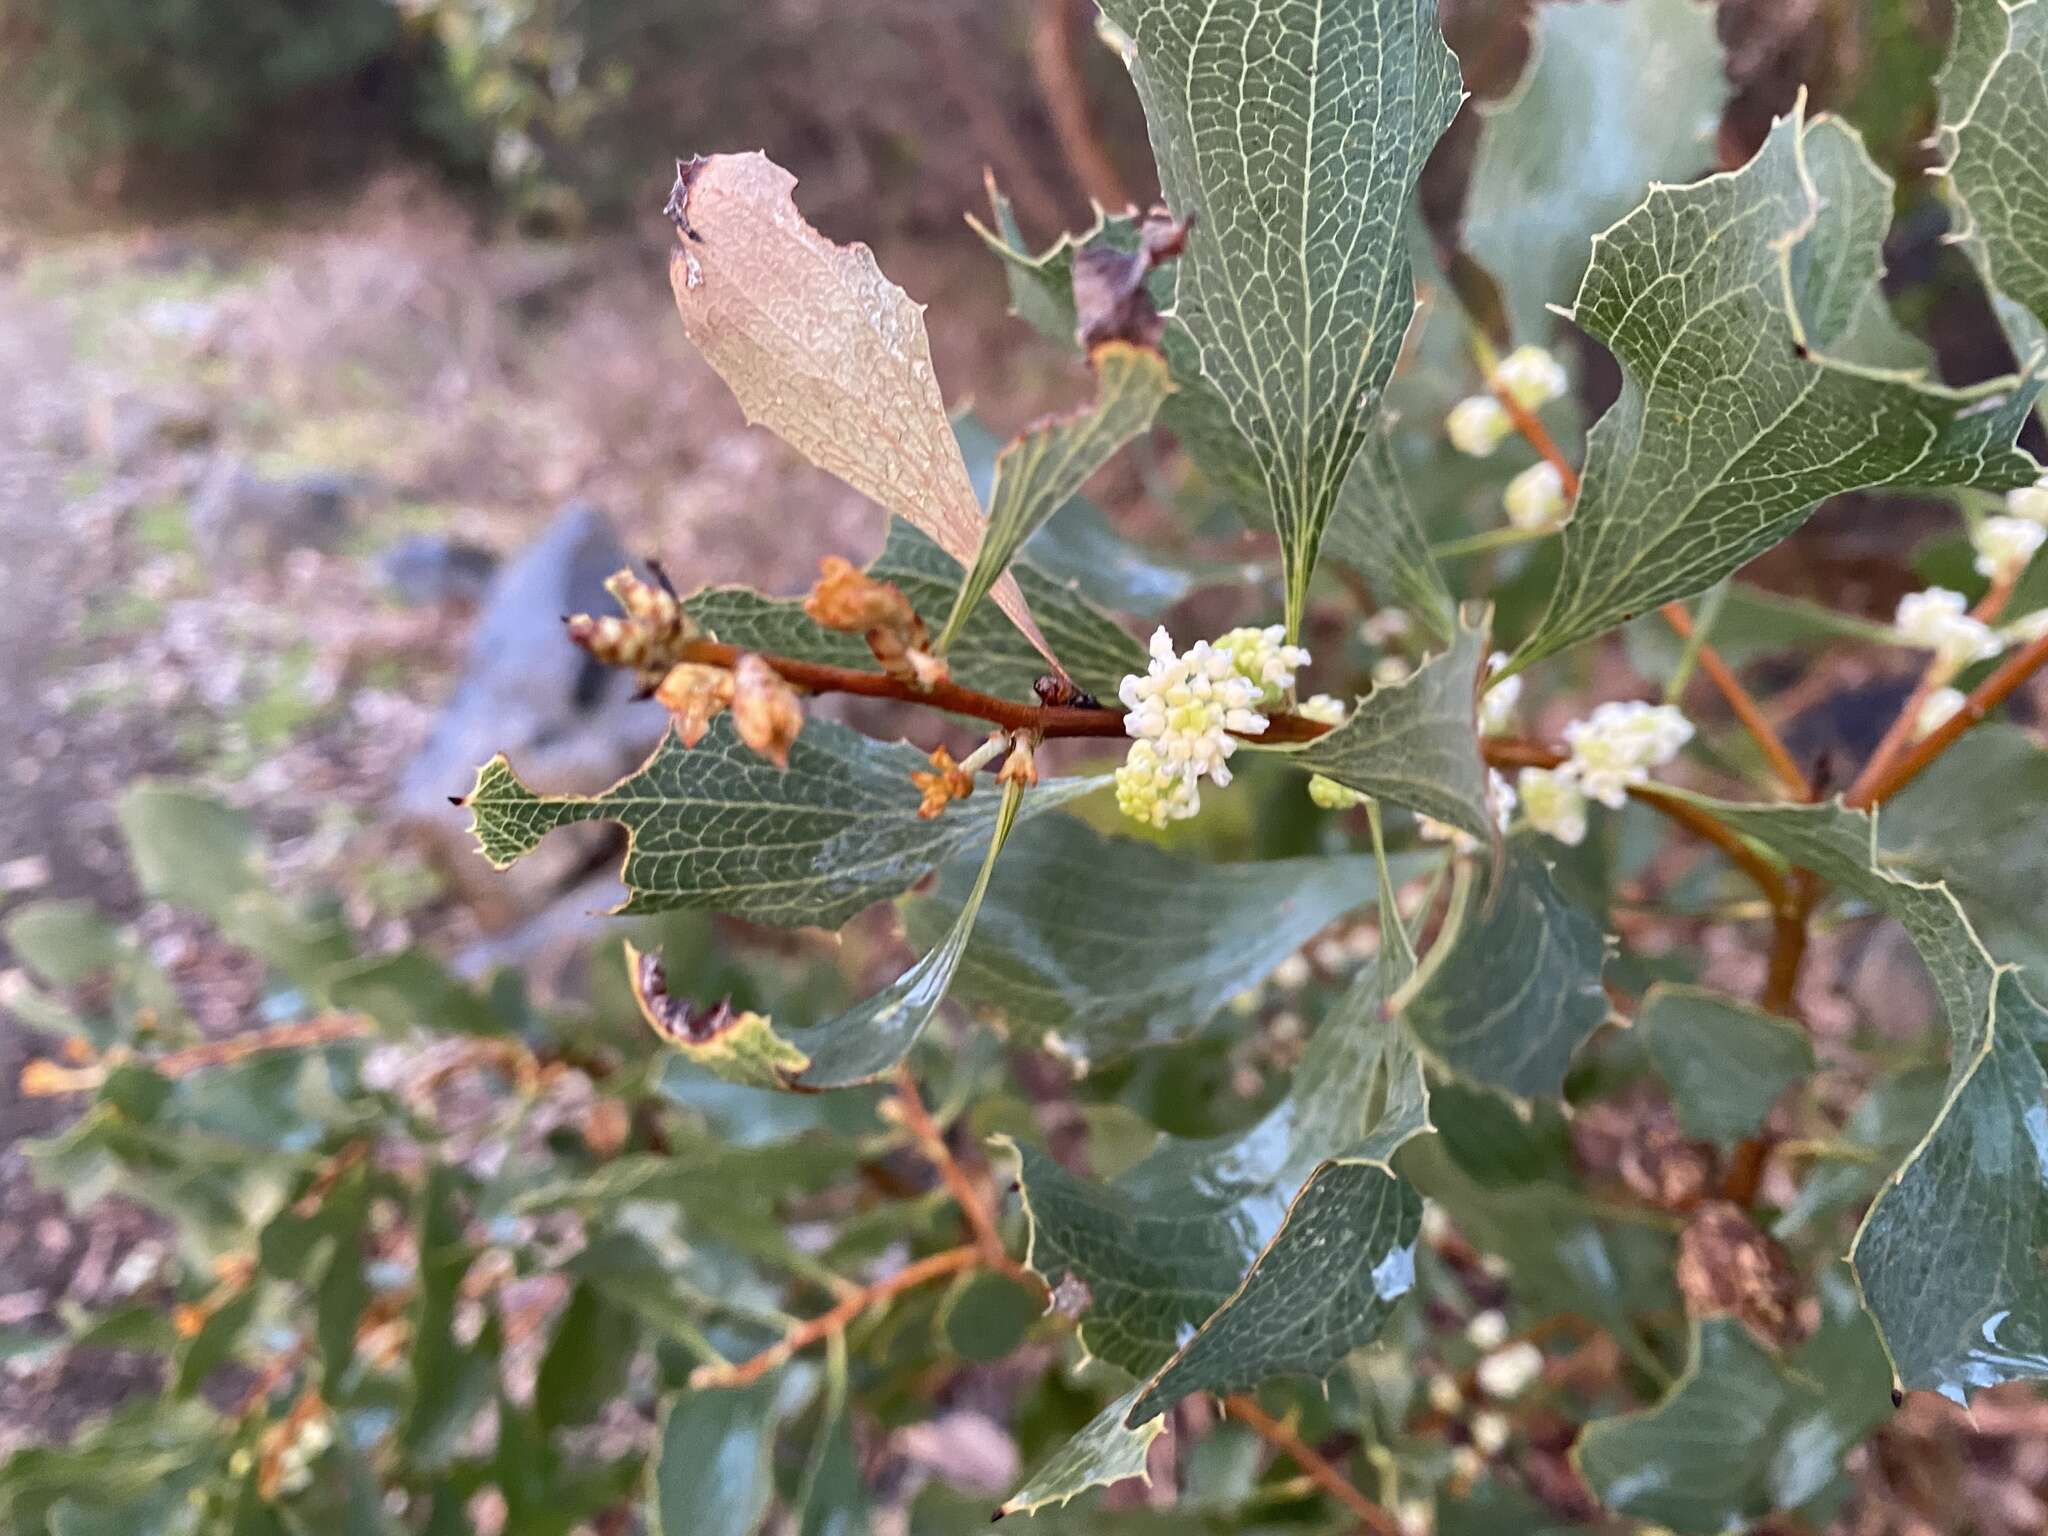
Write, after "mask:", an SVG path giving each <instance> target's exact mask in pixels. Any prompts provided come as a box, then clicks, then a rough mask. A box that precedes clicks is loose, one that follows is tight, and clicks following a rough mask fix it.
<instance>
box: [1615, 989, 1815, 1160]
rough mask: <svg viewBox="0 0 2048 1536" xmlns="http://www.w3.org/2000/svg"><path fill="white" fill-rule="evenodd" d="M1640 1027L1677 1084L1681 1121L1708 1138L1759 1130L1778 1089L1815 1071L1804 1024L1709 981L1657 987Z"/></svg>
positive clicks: (1662, 1071)
mask: <svg viewBox="0 0 2048 1536" xmlns="http://www.w3.org/2000/svg"><path fill="white" fill-rule="evenodd" d="M1636 1028H1637V1030H1639V1031H1640V1032H1641V1034H1642V1036H1643V1043H1644V1044H1645V1045H1646V1046H1647V1047H1648V1048H1649V1052H1650V1060H1651V1061H1652V1062H1654V1063H1655V1064H1656V1067H1657V1071H1658V1074H1659V1075H1660V1076H1661V1077H1662V1078H1663V1079H1664V1081H1665V1082H1666V1083H1667V1084H1669V1085H1670V1088H1671V1099H1672V1102H1673V1104H1674V1105H1676V1107H1677V1109H1678V1125H1679V1129H1681V1130H1682V1131H1684V1132H1685V1134H1686V1135H1688V1136H1691V1137H1694V1138H1695V1139H1697V1140H1701V1141H1718V1142H1722V1143H1724V1144H1726V1143H1730V1142H1737V1141H1740V1140H1742V1139H1743V1138H1744V1137H1745V1136H1753V1135H1755V1134H1756V1133H1757V1131H1758V1130H1759V1129H1761V1128H1762V1126H1763V1123H1764V1116H1765V1115H1767V1114H1769V1113H1770V1109H1771V1106H1772V1105H1773V1104H1775V1103H1777V1102H1778V1097H1779V1095H1781V1094H1782V1093H1784V1091H1785V1090H1786V1089H1787V1088H1789V1087H1791V1086H1792V1085H1793V1084H1794V1083H1796V1082H1798V1081H1799V1080H1800V1079H1801V1078H1803V1077H1805V1076H1807V1075H1808V1074H1809V1073H1810V1072H1812V1071H1813V1043H1812V1041H1810V1040H1808V1039H1807V1037H1806V1031H1805V1030H1803V1029H1801V1028H1800V1027H1799V1026H1798V1025H1797V1024H1795V1023H1793V1022H1792V1021H1791V1020H1790V1019H1783V1018H1780V1017H1778V1016H1777V1015H1776V1014H1773V1013H1764V1012H1762V1011H1761V1010H1759V1009H1756V1008H1750V1007H1746V1006H1744V1005H1743V1004H1741V1003H1738V1002H1736V1001H1735V1000H1734V999H1733V998H1730V997H1725V996H1723V995H1722V994H1721V993H1719V992H1715V991H1712V990H1710V989H1708V988H1706V987H1682V986H1670V985H1666V984H1663V983H1660V984H1658V985H1657V986H1654V987H1652V988H1651V989H1650V990H1649V992H1648V993H1646V994H1645V995H1644V997H1643V1006H1642V1011H1641V1012H1640V1013H1638V1014H1637V1016H1636Z"/></svg>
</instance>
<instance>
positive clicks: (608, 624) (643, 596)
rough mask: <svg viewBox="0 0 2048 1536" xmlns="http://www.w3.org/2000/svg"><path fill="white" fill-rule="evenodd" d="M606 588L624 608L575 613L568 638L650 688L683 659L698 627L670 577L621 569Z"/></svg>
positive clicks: (653, 687)
mask: <svg viewBox="0 0 2048 1536" xmlns="http://www.w3.org/2000/svg"><path fill="white" fill-rule="evenodd" d="M604 587H605V590H606V591H607V592H609V593H611V595H612V596H613V597H614V598H615V599H617V601H618V605H619V609H620V612H619V613H618V614H616V615H614V614H605V615H603V616H602V617H596V616H593V615H591V614H587V613H579V614H575V615H573V616H572V617H571V618H570V619H569V621H568V624H569V638H570V639H571V640H574V641H575V642H576V643H577V644H578V645H580V646H582V647H583V649H585V650H586V651H588V652H590V654H591V655H592V656H595V657H596V658H597V659H598V660H599V661H601V662H603V663H604V664H605V665H606V666H610V667H625V668H627V669H628V670H630V671H631V672H633V673H634V674H635V675H636V676H637V677H638V678H639V679H640V683H641V686H642V687H644V688H646V689H647V690H649V691H650V692H651V691H653V690H654V689H655V688H656V687H658V686H659V685H660V683H661V681H662V679H663V678H664V677H666V676H667V675H668V670H669V668H670V667H673V666H674V665H675V664H676V663H677V662H679V661H681V660H682V652H683V646H684V645H685V644H686V643H687V642H688V641H689V640H691V639H693V638H694V637H695V635H696V633H697V626H696V625H695V624H693V623H692V622H691V621H690V616H689V615H688V614H687V613H685V612H683V604H682V600H681V599H679V598H678V597H677V596H676V594H675V593H674V591H673V590H671V589H670V587H669V585H668V583H667V582H666V581H663V582H661V583H660V584H658V585H657V584H654V583H651V582H645V581H642V580H641V579H640V578H639V577H638V576H635V575H634V574H633V573H632V572H631V571H620V572H619V573H618V574H617V575H615V576H613V577H612V578H611V579H610V580H609V581H607V582H606V583H605V584H604Z"/></svg>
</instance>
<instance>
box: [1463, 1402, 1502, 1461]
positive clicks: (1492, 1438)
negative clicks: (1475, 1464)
mask: <svg viewBox="0 0 2048 1536" xmlns="http://www.w3.org/2000/svg"><path fill="white" fill-rule="evenodd" d="M1508 1434H1509V1428H1508V1416H1507V1415H1506V1414H1504V1413H1496V1412H1494V1411H1493V1410H1492V1409H1490V1408H1489V1409H1487V1410H1486V1411H1485V1412H1483V1413H1475V1414H1473V1415H1472V1448H1473V1449H1474V1450H1476V1451H1477V1452H1478V1453H1479V1454H1480V1455H1482V1456H1498V1455H1499V1454H1500V1453H1501V1452H1502V1451H1504V1450H1506V1449H1507V1447H1508Z"/></svg>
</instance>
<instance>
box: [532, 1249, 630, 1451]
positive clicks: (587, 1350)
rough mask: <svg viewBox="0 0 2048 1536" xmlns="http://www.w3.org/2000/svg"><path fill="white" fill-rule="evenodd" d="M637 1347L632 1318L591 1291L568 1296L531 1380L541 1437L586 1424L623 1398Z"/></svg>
mask: <svg viewBox="0 0 2048 1536" xmlns="http://www.w3.org/2000/svg"><path fill="white" fill-rule="evenodd" d="M638 1343H639V1330H638V1328H636V1327H635V1326H634V1320H633V1317H632V1314H631V1313H629V1312H627V1311H626V1310H625V1309H624V1308H623V1307H618V1306H614V1305H613V1304H612V1302H611V1301H610V1300H609V1299H608V1298H607V1297H606V1296H605V1295H604V1293H603V1292H602V1291H600V1290H599V1289H598V1288H597V1287H596V1286H594V1285H589V1284H584V1285H579V1286H577V1287H576V1289H575V1290H573V1291H572V1292H570V1294H569V1304H568V1305H567V1306H566V1307H564V1308H563V1309H562V1315H561V1316H560V1317H559V1318H557V1319H556V1321H555V1332H554V1337H553V1338H551V1339H549V1340H548V1348H547V1353H546V1354H544V1355H542V1356H541V1361H540V1373H539V1375H538V1376H537V1377H536V1378H535V1380H534V1387H533V1412H534V1417H535V1418H536V1420H538V1422H539V1424H540V1427H541V1429H542V1431H543V1432H546V1431H549V1430H553V1429H556V1428H559V1427H560V1426H562V1425H565V1424H588V1423H589V1422H591V1420H593V1419H595V1418H596V1417H597V1416H598V1415H599V1414H601V1413H603V1412H604V1409H605V1405H606V1404H608V1403H610V1402H612V1401H614V1400H615V1399H617V1398H618V1397H620V1396H622V1395H623V1394H624V1392H625V1390H626V1368H627V1367H628V1366H629V1365H631V1364H632V1360H633V1350H634V1347H635V1346H636V1345H637V1344H638Z"/></svg>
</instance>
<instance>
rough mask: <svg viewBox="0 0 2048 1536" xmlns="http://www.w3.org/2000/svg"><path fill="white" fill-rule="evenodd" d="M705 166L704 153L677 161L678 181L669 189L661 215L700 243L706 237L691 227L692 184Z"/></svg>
mask: <svg viewBox="0 0 2048 1536" xmlns="http://www.w3.org/2000/svg"><path fill="white" fill-rule="evenodd" d="M703 166H704V157H703V156H702V155H692V156H691V157H690V158H689V159H687V160H678V161H676V183H675V185H674V186H672V187H670V188H669V189H668V201H667V202H665V203H663V204H662V205H661V216H662V217H663V218H665V219H667V220H668V221H669V222H670V223H671V224H673V225H675V227H676V228H677V229H678V230H679V231H681V232H682V233H683V234H685V235H687V236H689V238H690V239H692V240H694V241H696V242H697V244H699V245H702V244H703V243H704V237H703V236H702V235H700V234H698V233H697V231H696V230H694V229H692V228H691V227H690V186H691V184H692V183H693V182H695V181H696V179H697V172H698V171H699V170H701V169H703Z"/></svg>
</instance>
